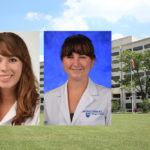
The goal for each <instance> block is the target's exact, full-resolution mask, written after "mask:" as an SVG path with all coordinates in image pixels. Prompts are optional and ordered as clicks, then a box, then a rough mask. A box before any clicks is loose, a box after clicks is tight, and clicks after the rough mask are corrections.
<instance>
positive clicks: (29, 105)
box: [0, 32, 39, 125]
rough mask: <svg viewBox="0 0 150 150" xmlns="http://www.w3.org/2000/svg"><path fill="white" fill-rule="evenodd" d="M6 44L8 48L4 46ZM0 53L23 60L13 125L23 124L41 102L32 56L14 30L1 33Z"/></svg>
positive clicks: (17, 87)
mask: <svg viewBox="0 0 150 150" xmlns="http://www.w3.org/2000/svg"><path fill="white" fill-rule="evenodd" d="M2 43H3V44H2ZM4 44H5V45H6V48H5V47H4V46H2V45H4ZM0 54H1V55H3V56H12V55H13V56H16V57H18V58H19V59H20V61H21V62H22V74H21V77H20V80H19V82H18V83H17V86H16V99H17V110H16V116H15V117H14V118H13V120H12V125H21V124H22V123H24V122H25V121H26V119H27V118H29V117H33V115H34V111H35V108H36V106H37V104H38V103H39V92H38V83H37V80H36V78H35V76H34V73H33V70H32V64H31V58H30V55H29V52H28V48H27V46H26V44H25V42H24V41H23V39H22V38H21V37H19V36H18V35H16V34H15V33H12V32H3V33H0Z"/></svg>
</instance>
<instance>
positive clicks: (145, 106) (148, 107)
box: [139, 99, 150, 113]
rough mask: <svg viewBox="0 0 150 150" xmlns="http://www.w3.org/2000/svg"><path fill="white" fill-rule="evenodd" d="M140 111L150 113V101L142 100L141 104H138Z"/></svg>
mask: <svg viewBox="0 0 150 150" xmlns="http://www.w3.org/2000/svg"><path fill="white" fill-rule="evenodd" d="M139 106H140V110H141V111H142V112H144V113H146V112H148V111H150V100H149V99H144V100H143V101H142V102H141V103H140V105H139Z"/></svg>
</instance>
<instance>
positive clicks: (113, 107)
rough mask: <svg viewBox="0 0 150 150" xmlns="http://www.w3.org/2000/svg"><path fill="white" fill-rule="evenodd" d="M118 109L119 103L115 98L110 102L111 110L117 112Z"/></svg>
mask: <svg viewBox="0 0 150 150" xmlns="http://www.w3.org/2000/svg"><path fill="white" fill-rule="evenodd" d="M119 110H120V103H119V102H118V101H117V100H116V101H113V102H112V111H113V112H117V111H119Z"/></svg>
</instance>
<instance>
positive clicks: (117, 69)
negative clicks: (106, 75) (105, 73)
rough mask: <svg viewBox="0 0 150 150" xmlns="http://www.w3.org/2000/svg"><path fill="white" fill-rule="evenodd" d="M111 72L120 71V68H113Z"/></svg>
mask: <svg viewBox="0 0 150 150" xmlns="http://www.w3.org/2000/svg"><path fill="white" fill-rule="evenodd" d="M111 71H112V72H117V71H119V68H112V70H111Z"/></svg>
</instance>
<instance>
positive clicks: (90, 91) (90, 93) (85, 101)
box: [72, 79, 98, 125]
mask: <svg viewBox="0 0 150 150" xmlns="http://www.w3.org/2000/svg"><path fill="white" fill-rule="evenodd" d="M97 95H98V92H97V89H96V86H95V84H94V83H93V82H92V81H91V80H90V79H89V83H88V86H87V88H86V90H85V92H84V93H83V95H82V97H81V99H80V101H79V104H78V106H77V108H76V110H75V113H74V117H73V120H72V124H73V125H74V124H76V121H77V119H78V118H80V117H79V116H80V114H81V113H82V111H83V110H85V109H86V107H87V106H88V105H90V104H91V103H92V102H93V101H95V100H96V96H97ZM80 119H81V118H80Z"/></svg>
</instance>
